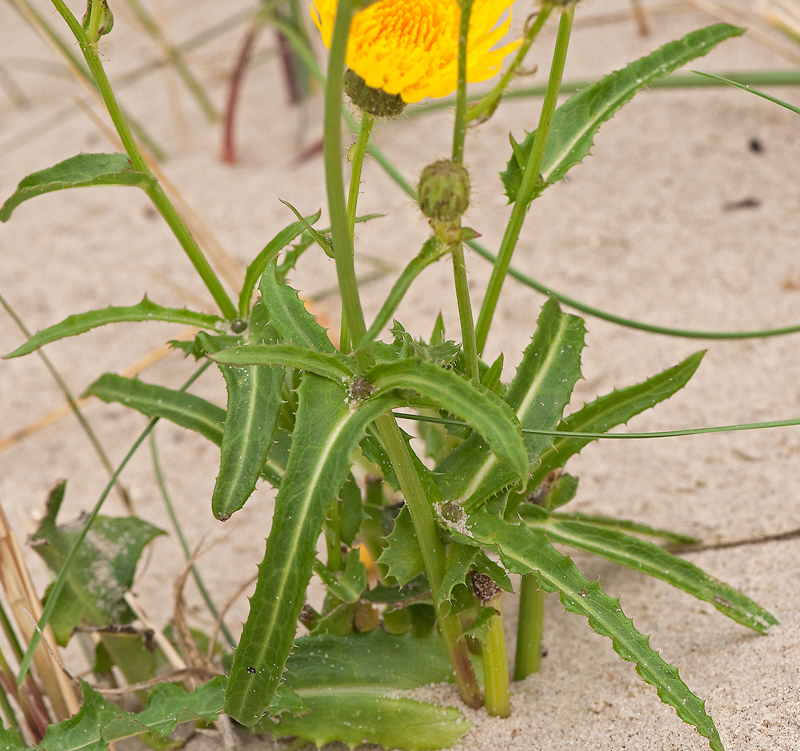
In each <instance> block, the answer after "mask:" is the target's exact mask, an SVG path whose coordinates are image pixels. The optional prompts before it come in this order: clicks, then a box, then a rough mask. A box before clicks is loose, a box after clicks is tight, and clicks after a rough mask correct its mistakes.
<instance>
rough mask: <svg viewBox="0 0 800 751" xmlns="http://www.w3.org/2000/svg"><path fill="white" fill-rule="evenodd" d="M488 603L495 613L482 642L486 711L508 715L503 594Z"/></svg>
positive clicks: (509, 706)
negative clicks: (484, 640)
mask: <svg viewBox="0 0 800 751" xmlns="http://www.w3.org/2000/svg"><path fill="white" fill-rule="evenodd" d="M489 605H490V606H491V607H493V608H494V609H495V610H497V615H496V616H494V617H493V618H492V620H491V621H489V633H488V634H487V636H486V642H485V643H484V644H483V646H482V649H481V651H482V652H483V673H484V688H485V690H486V711H487V712H488V713H489V714H490V715H492V716H493V717H508V716H509V715H510V714H511V702H510V697H509V686H508V683H509V681H508V653H507V652H506V634H505V628H504V626H503V594H502V592H501V593H500V594H499V595H497V597H495V598H494V599H493V600H492V601H491V602H490V603H489Z"/></svg>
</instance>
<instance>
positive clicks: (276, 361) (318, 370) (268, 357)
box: [211, 344, 354, 385]
mask: <svg viewBox="0 0 800 751" xmlns="http://www.w3.org/2000/svg"><path fill="white" fill-rule="evenodd" d="M211 359H212V360H213V361H214V362H217V363H222V364H227V365H280V366H282V367H289V368H297V369H298V370H307V371H309V372H311V373H315V374H316V375H318V376H321V377H322V378H330V379H331V380H332V381H336V383H338V384H340V385H341V384H342V383H343V382H345V381H349V380H352V379H353V376H354V371H353V370H352V368H349V367H348V366H347V365H346V364H344V363H343V362H342V358H341V357H337V356H335V355H328V354H323V353H321V352H317V351H315V350H312V349H306V348H305V347H298V346H296V345H293V344H260V345H259V344H253V345H247V346H242V347H231V348H230V349H223V350H221V351H220V352H216V353H214V354H213V355H211Z"/></svg>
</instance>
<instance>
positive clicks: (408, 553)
mask: <svg viewBox="0 0 800 751" xmlns="http://www.w3.org/2000/svg"><path fill="white" fill-rule="evenodd" d="M378 563H382V564H383V565H384V566H386V573H387V574H388V575H389V576H391V577H393V578H394V579H396V580H397V583H398V584H399V585H400V586H401V587H402V586H405V585H406V584H408V582H410V581H411V580H412V579H413V578H415V577H416V576H419V574H421V573H423V572H424V571H425V560H424V559H423V557H422V550H421V549H420V547H419V541H418V540H417V533H416V531H415V530H414V523H413V522H412V521H411V512H410V511H409V510H408V506H403V508H402V509H401V510H400V513H399V514H398V515H397V517H396V518H395V520H394V527H393V528H392V533H391V534H390V535H389V536H388V537H387V538H386V547H385V548H384V549H383V552H382V553H381V556H380V558H378Z"/></svg>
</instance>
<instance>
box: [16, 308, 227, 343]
mask: <svg viewBox="0 0 800 751" xmlns="http://www.w3.org/2000/svg"><path fill="white" fill-rule="evenodd" d="M123 321H168V322H170V323H182V324H185V325H187V326H197V327H198V328H201V329H215V328H216V327H217V326H219V325H220V324H221V323H222V322H223V319H222V318H220V317H219V316H213V315H207V314H206V313H197V312H195V311H193V310H188V309H187V308H164V307H162V306H161V305H157V304H156V303H154V302H150V300H148V299H147V296H145V297H144V298H142V301H141V302H140V303H138V304H137V305H129V306H125V307H113V306H112V307H109V308H103V309H102V310H90V311H88V312H86V313H77V314H76V315H72V316H69V317H68V318H65V319H64V320H63V321H61V322H60V323H57V324H55V325H54V326H50V327H48V328H46V329H43V330H42V331H39V332H38V333H36V334H34V335H33V336H32V337H31V338H30V339H28V341H27V342H25V344H23V345H22V346H21V347H17V349H15V350H14V351H13V352H11V353H9V354H8V355H5V357H6V358H11V357H21V356H22V355H27V354H29V353H31V352H33V351H35V350H37V349H38V348H39V347H41V346H43V345H45V344H49V343H50V342H57V341H58V340H59V339H64V338H66V337H68V336H77V335H78V334H83V333H85V332H87V331H90V330H91V329H94V328H97V327H98V326H105V325H106V324H107V323H120V322H123Z"/></svg>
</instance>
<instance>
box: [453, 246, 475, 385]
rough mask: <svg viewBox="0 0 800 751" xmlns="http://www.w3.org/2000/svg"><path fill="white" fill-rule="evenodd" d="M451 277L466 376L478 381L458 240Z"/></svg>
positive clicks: (473, 325) (461, 255) (467, 287)
mask: <svg viewBox="0 0 800 751" xmlns="http://www.w3.org/2000/svg"><path fill="white" fill-rule="evenodd" d="M452 254H453V279H454V281H455V285H456V301H457V303H458V319H459V321H460V323H461V342H462V345H463V347H464V365H465V369H466V372H467V378H469V379H470V380H472V381H476V382H477V381H480V371H479V369H478V347H477V345H476V342H475V319H474V317H473V315H472V301H471V300H470V297H469V283H468V281H467V264H466V262H465V261H464V246H463V245H462V244H461V243H460V242H459V243H457V244H456V245H454V246H453V250H452Z"/></svg>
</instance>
